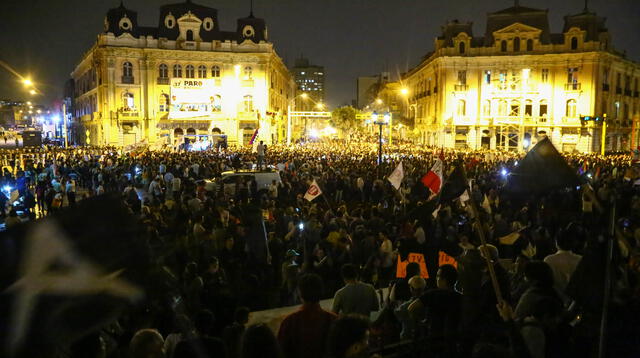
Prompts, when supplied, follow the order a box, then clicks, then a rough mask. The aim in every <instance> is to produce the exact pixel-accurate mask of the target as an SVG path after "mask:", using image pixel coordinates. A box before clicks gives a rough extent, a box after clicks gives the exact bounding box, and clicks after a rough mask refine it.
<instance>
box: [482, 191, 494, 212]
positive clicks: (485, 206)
mask: <svg viewBox="0 0 640 358" xmlns="http://www.w3.org/2000/svg"><path fill="white" fill-rule="evenodd" d="M482 208H483V209H484V210H486V211H487V213H489V214H491V213H492V210H491V203H490V202H489V198H488V197H487V194H485V195H484V200H483V201H482Z"/></svg>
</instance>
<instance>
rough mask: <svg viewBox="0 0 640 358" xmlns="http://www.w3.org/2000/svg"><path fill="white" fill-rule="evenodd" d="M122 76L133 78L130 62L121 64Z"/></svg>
mask: <svg viewBox="0 0 640 358" xmlns="http://www.w3.org/2000/svg"><path fill="white" fill-rule="evenodd" d="M122 76H123V77H133V65H132V64H131V62H125V63H123V64H122Z"/></svg>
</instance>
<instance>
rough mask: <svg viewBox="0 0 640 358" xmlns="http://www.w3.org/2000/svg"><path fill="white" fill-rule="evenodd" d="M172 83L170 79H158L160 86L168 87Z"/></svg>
mask: <svg viewBox="0 0 640 358" xmlns="http://www.w3.org/2000/svg"><path fill="white" fill-rule="evenodd" d="M169 82H170V79H169V77H158V84H159V85H168V84H169Z"/></svg>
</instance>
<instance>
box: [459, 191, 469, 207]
mask: <svg viewBox="0 0 640 358" xmlns="http://www.w3.org/2000/svg"><path fill="white" fill-rule="evenodd" d="M467 201H469V191H467V190H465V191H464V193H462V195H460V202H461V203H462V205H463V206H464V205H466V203H467Z"/></svg>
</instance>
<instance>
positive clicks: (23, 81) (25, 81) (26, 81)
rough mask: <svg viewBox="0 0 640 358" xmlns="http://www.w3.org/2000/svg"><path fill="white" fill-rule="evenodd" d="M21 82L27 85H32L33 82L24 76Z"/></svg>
mask: <svg viewBox="0 0 640 358" xmlns="http://www.w3.org/2000/svg"><path fill="white" fill-rule="evenodd" d="M22 83H23V84H24V85H25V86H27V87H31V86H33V82H32V81H31V80H30V79H28V78H25V79H24V80H22Z"/></svg>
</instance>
